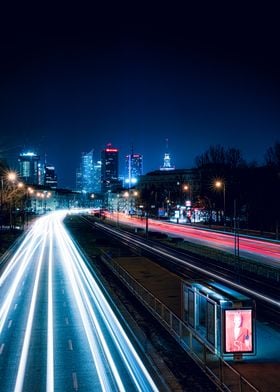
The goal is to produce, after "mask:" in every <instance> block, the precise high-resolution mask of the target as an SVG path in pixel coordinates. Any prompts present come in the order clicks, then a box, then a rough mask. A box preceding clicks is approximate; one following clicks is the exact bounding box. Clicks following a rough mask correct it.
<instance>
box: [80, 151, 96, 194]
mask: <svg viewBox="0 0 280 392" xmlns="http://www.w3.org/2000/svg"><path fill="white" fill-rule="evenodd" d="M93 188H94V185H93V151H92V150H91V151H90V152H88V153H84V152H83V153H82V156H81V165H80V168H79V169H78V170H77V172H76V189H77V191H80V192H82V193H90V192H93Z"/></svg>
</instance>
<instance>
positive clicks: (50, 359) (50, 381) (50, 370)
mask: <svg viewBox="0 0 280 392" xmlns="http://www.w3.org/2000/svg"><path fill="white" fill-rule="evenodd" d="M49 237H50V244H49V268H48V348H47V387H46V392H53V391H54V353H53V350H54V349H53V278H52V274H53V227H52V225H50V230H49Z"/></svg>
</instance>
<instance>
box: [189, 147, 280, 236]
mask: <svg viewBox="0 0 280 392" xmlns="http://www.w3.org/2000/svg"><path fill="white" fill-rule="evenodd" d="M195 168H196V170H197V171H198V173H199V177H200V191H199V195H198V196H197V199H196V200H195V203H196V205H197V206H200V207H201V206H203V207H205V208H206V209H208V210H213V209H214V210H222V209H223V208H224V202H225V204H226V218H227V219H228V220H230V219H233V217H234V216H236V217H237V218H238V220H239V225H240V226H241V227H242V226H243V227H247V228H249V229H257V230H260V231H271V232H277V231H278V225H279V224H280V143H279V142H275V144H274V145H273V146H271V147H269V148H268V149H267V151H266V153H265V156H264V162H263V164H261V165H260V164H256V163H247V162H246V161H245V159H244V158H243V156H242V153H241V151H240V150H239V149H236V148H225V147H223V146H221V145H214V146H210V147H209V148H208V149H207V150H206V151H205V152H204V153H202V154H201V155H198V156H197V157H196V159H195ZM215 179H216V180H220V181H221V182H223V184H224V185H225V195H223V194H222V193H223V192H221V190H220V189H219V190H218V189H215V182H214V181H215ZM223 196H225V200H224V198H223ZM234 207H236V208H234Z"/></svg>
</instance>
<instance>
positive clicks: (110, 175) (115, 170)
mask: <svg viewBox="0 0 280 392" xmlns="http://www.w3.org/2000/svg"><path fill="white" fill-rule="evenodd" d="M119 186H120V181H119V150H118V148H114V147H113V146H112V145H111V144H107V146H106V148H104V150H102V152H101V192H102V193H105V192H107V191H109V190H111V191H114V190H115V189H116V188H117V187H119Z"/></svg>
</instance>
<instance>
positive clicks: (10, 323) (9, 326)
mask: <svg viewBox="0 0 280 392" xmlns="http://www.w3.org/2000/svg"><path fill="white" fill-rule="evenodd" d="M12 323H13V320H10V321H9V324H8V328H11V325H12Z"/></svg>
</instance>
